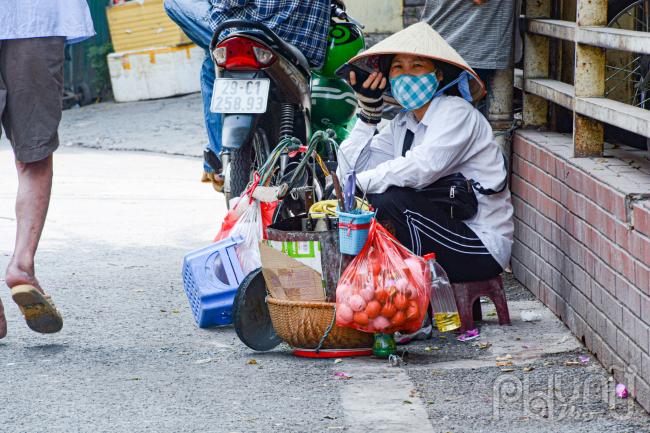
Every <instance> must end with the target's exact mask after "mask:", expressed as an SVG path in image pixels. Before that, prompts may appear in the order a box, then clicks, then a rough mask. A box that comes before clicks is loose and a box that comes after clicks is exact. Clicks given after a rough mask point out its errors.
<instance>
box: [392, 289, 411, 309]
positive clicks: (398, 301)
mask: <svg viewBox="0 0 650 433" xmlns="http://www.w3.org/2000/svg"><path fill="white" fill-rule="evenodd" d="M393 303H394V304H395V307H397V309H398V310H405V309H406V308H407V307H408V306H409V301H408V299H406V295H405V294H403V293H397V294H396V295H395V297H394V298H393Z"/></svg>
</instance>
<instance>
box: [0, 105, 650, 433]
mask: <svg viewBox="0 0 650 433" xmlns="http://www.w3.org/2000/svg"><path fill="white" fill-rule="evenodd" d="M198 103H199V100H198V98H196V96H189V97H185V98H178V99H175V100H165V101H154V102H149V103H139V104H128V105H125V104H106V105H99V106H95V107H88V108H84V109H81V110H76V111H68V112H66V113H65V118H64V122H63V126H62V131H61V136H62V139H63V140H64V142H79V143H81V142H84V140H86V139H88V138H89V137H93V136H96V137H100V138H101V137H105V136H108V135H105V134H108V132H107V131H110V130H111V129H114V130H116V131H117V132H116V135H117V136H118V137H121V138H120V141H119V142H120V146H119V147H120V150H119V151H107V150H103V149H88V148H85V147H79V146H74V145H72V146H63V147H62V149H61V151H60V152H58V153H57V155H56V181H55V188H54V197H53V203H52V207H51V211H50V217H49V220H48V224H47V226H46V230H45V234H44V237H43V241H42V245H41V248H40V252H39V255H38V268H39V271H40V274H39V275H40V278H41V281H42V283H43V284H44V286H45V287H46V288H47V289H48V290H49V291H50V293H51V294H52V295H53V296H54V299H55V300H56V302H57V304H58V305H59V306H60V308H61V310H62V311H63V314H64V317H65V326H64V329H63V331H62V332H61V333H59V334H56V335H51V336H43V335H38V334H35V333H32V332H30V331H29V330H28V329H27V327H26V326H25V324H24V322H23V321H22V319H21V317H20V315H19V312H18V309H17V308H16V307H15V305H13V303H12V302H11V301H10V299H9V296H8V293H9V292H8V290H6V289H2V290H0V296H1V297H2V298H3V300H4V302H5V307H6V309H7V314H8V320H9V335H8V337H7V338H6V339H4V340H2V341H0V371H1V372H2V373H3V374H2V375H1V376H0V402H2V403H1V404H0V420H1V421H0V431H1V432H3V433H5V432H7V433H9V432H30V433H31V432H65V433H70V432H220V433H221V432H224V433H227V432H242V433H244V432H264V433H266V432H327V431H346V432H395V431H400V432H418V433H419V432H448V431H451V432H456V433H458V432H469V431H472V432H495V433H496V432H503V431H513V432H522V433H523V432H527V433H528V432H562V433H571V432H590V433H592V432H614V431H615V432H617V433H624V432H635V433H638V432H650V427H649V426H650V418H649V417H648V416H647V414H645V413H644V412H643V411H642V410H641V409H639V408H638V406H636V405H634V404H632V405H631V406H628V405H627V401H623V400H613V401H608V400H607V399H604V398H603V397H602V396H601V395H600V394H598V392H590V393H584V392H582V391H585V390H586V388H585V387H584V386H583V385H582V384H583V383H585V382H593V383H596V391H598V390H602V389H607V387H611V386H612V385H613V384H612V383H610V382H607V380H608V378H609V375H608V374H607V373H606V372H605V371H604V370H603V369H602V368H601V367H600V366H599V364H598V363H597V362H596V361H595V360H594V359H593V357H591V359H590V360H589V361H588V362H587V363H586V364H580V365H578V366H571V365H570V366H567V365H565V361H567V360H576V359H577V358H578V356H580V355H587V356H591V355H589V354H587V353H586V352H585V351H584V349H583V348H582V346H581V345H580V343H579V342H578V341H577V340H575V338H573V337H572V336H571V335H570V334H569V332H568V331H567V329H566V328H565V327H564V325H562V324H561V323H560V322H559V321H558V320H557V318H555V317H554V316H553V315H552V314H551V313H550V312H549V311H548V310H546V309H545V308H544V307H543V306H542V305H541V304H540V303H539V302H537V301H535V300H534V299H533V297H532V295H531V294H530V293H529V292H527V291H526V290H525V289H523V288H521V286H519V285H518V284H516V283H515V282H512V281H509V288H508V297H509V299H510V307H511V313H512V319H513V326H511V327H499V326H498V325H496V323H495V320H496V319H495V317H493V316H492V313H491V312H492V311H493V310H494V308H493V306H492V305H491V304H489V303H487V304H484V311H485V313H486V319H487V323H486V324H485V325H484V326H483V328H482V336H481V338H480V339H479V340H477V341H474V342H470V343H460V342H457V341H455V339H453V338H451V337H449V338H441V336H436V337H435V338H434V339H433V340H429V341H426V342H422V343H418V344H416V345H412V346H409V354H408V356H406V357H405V358H404V361H405V362H404V363H403V364H402V365H401V366H399V367H391V366H389V365H388V364H387V363H386V362H384V361H379V360H373V359H358V360H345V361H343V362H342V363H334V362H333V361H332V360H327V361H313V360H303V359H298V358H295V357H293V356H292V355H291V354H290V352H289V350H288V348H287V347H285V346H281V347H279V348H278V349H276V350H274V351H272V352H269V353H253V352H252V351H250V350H249V349H247V348H246V347H245V346H244V345H242V344H241V343H240V342H239V340H238V339H237V337H236V336H235V333H234V331H233V330H232V328H230V327H224V328H218V329H210V330H200V329H198V328H196V327H195V326H194V323H193V320H192V318H191V315H190V312H189V309H188V308H187V302H186V299H185V297H184V294H183V292H182V281H181V277H180V265H181V260H182V257H183V254H184V253H185V252H187V251H189V250H190V249H193V248H195V247H199V246H202V245H204V244H205V243H206V242H207V241H209V240H210V239H211V238H212V236H213V235H214V233H215V231H216V229H217V227H218V224H219V222H220V219H221V218H222V217H223V215H224V212H225V209H224V207H223V204H222V201H221V200H219V199H218V198H217V196H216V195H215V193H214V192H213V191H212V189H211V187H209V186H207V185H202V184H200V183H198V181H197V180H198V177H199V174H200V168H201V161H200V159H198V158H191V157H183V156H174V155H169V154H164V153H180V154H188V155H192V154H193V153H192V152H193V151H192V149H193V148H194V147H196V146H200V142H201V140H200V139H199V138H197V137H200V136H201V134H202V131H201V130H200V127H201V125H200V121H199V122H197V121H195V120H196V119H194V121H193V120H192V117H193V116H192V115H191V114H192V113H193V112H194V109H195V110H197V112H198V110H199V109H200V107H199V106H198ZM178 104H180V105H181V106H182V105H184V104H187V107H186V109H185V111H183V112H181V114H179V111H178ZM192 107H193V108H194V109H192ZM140 109H141V110H143V111H144V112H146V113H150V114H151V116H152V117H151V118H149V120H148V122H144V121H141V120H142V119H140V118H138V120H137V121H138V124H137V125H135V124H134V120H133V116H134V113H135V112H136V111H138V110H140ZM181 111H182V110H181ZM97 113H101V114H102V116H100V117H99V118H98V117H97V116H98V114H97ZM174 116H181V117H183V118H184V119H186V120H185V121H183V122H180V123H179V124H178V125H179V128H180V129H179V130H178V131H177V132H175V133H174V134H177V135H172V136H171V138H170V136H169V135H167V134H165V133H161V135H160V136H158V137H156V138H152V136H150V134H148V131H149V129H147V128H153V129H156V128H158V127H159V126H161V125H163V126H164V125H166V121H165V119H175V117H174ZM80 119H86V120H85V121H87V122H89V123H88V124H87V126H84V127H83V128H84V129H83V130H79V128H81V127H82V126H80V125H79V123H78V122H80V121H81V120H80ZM109 120H111V122H113V123H110V124H109V123H106V122H108V121H109ZM199 120H200V119H199ZM172 123H173V122H172ZM98 125H99V126H98ZM116 125H117V126H116ZM161 127H162V126H161ZM163 129H164V128H163ZM186 129H187V136H188V137H190V138H188V139H187V140H186V141H183V140H182V137H184V136H185V132H183V131H185V130H186ZM124 130H127V131H135V130H137V131H139V132H138V134H139V135H138V134H136V135H134V138H133V139H132V140H129V139H128V136H127V135H125V133H124ZM120 131H121V132H120ZM149 132H150V131H149ZM81 136H83V137H86V138H84V139H83V140H82V139H80V138H79V137H81ZM73 137H77V138H74V139H73ZM101 140H103V139H101ZM101 140H100V142H101ZM116 142H117V141H116ZM143 143H144V144H143ZM172 145H173V146H176V147H175V149H176V150H174V151H172V152H169V149H170V146H172ZM84 146H88V143H85V142H84ZM100 147H103V145H102V146H100ZM129 148H131V149H143V148H146V150H147V151H148V152H134V151H127V149H129ZM196 154H198V152H196ZM11 160H12V156H11V152H10V150H9V149H8V147H7V146H6V142H5V143H2V144H0V268H3V267H4V266H6V263H7V261H8V259H9V256H10V252H11V249H12V243H13V231H14V224H15V221H14V220H13V198H14V197H13V194H14V191H15V187H16V182H15V177H14V175H13V169H12V163H11ZM0 283H1V282H0ZM522 310H534V311H536V312H538V314H539V319H540V320H539V321H536V322H523V321H522V320H521V318H520V312H521V311H522ZM479 344H484V345H485V346H488V345H489V347H484V348H481V346H479ZM507 355H510V356H511V357H512V361H513V366H512V367H507V368H504V367H497V366H496V357H498V356H506V357H507ZM252 359H255V360H256V364H251V363H250V360H252ZM530 367H534V369H533V370H528V369H529V368H530ZM509 370H512V371H509ZM337 372H344V373H346V374H347V375H348V376H349V377H350V378H349V379H341V378H339V377H337V376H335V373H337ZM549 380H553V382H549ZM549 383H550V385H549ZM509 389H510V390H511V391H512V390H514V393H512V392H510V393H508V392H506V391H508V390H509ZM560 391H561V392H562V393H563V394H561V395H558V394H557V392H560ZM573 392H577V394H573ZM562 396H564V397H563V399H562V398H560V397H562ZM567 396H569V397H567ZM630 401H631V400H630ZM540 402H546V403H547V404H546V408H547V409H549V408H550V409H552V410H550V411H549V410H546V412H544V411H540V410H539V407H538V406H539V403H540ZM612 403H614V409H611V408H610V405H611V404H612Z"/></svg>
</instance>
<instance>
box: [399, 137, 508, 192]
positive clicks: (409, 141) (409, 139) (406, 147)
mask: <svg viewBox="0 0 650 433" xmlns="http://www.w3.org/2000/svg"><path fill="white" fill-rule="evenodd" d="M414 138H415V134H414V133H413V131H411V130H410V129H407V130H406V135H405V136H404V144H403V145H402V156H406V152H408V151H409V150H411V146H412V145H413V139H414ZM501 156H503V162H504V164H505V165H506V179H505V180H504V181H503V186H502V187H501V188H499V190H498V191H495V190H493V189H492V188H483V187H482V186H481V184H480V183H478V182H476V181H475V180H473V179H470V180H469V182H470V183H471V184H472V187H474V189H475V190H476V191H478V192H479V193H481V194H483V195H494V194H499V193H500V192H503V191H505V189H506V188H507V187H508V174H507V170H508V165H507V163H506V156H505V155H504V154H503V153H502V154H501Z"/></svg>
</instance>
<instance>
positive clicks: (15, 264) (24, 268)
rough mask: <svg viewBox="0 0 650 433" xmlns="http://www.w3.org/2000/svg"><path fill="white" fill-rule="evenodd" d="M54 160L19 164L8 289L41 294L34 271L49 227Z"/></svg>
mask: <svg viewBox="0 0 650 433" xmlns="http://www.w3.org/2000/svg"><path fill="white" fill-rule="evenodd" d="M52 162H53V158H52V156H51V155H50V156H49V157H47V158H45V159H43V160H41V161H37V162H31V163H23V162H20V161H16V169H17V170H18V194H17V197H16V245H15V248H14V254H13V256H12V258H11V261H10V262H9V266H8V267H7V274H6V276H5V281H6V283H7V286H9V287H14V286H17V285H20V284H30V285H32V286H34V287H36V288H37V289H38V290H40V291H41V292H42V291H43V289H42V288H41V286H40V284H39V282H38V280H37V279H36V275H35V272H34V256H35V255H36V249H37V248H38V242H39V240H40V238H41V233H42V232H43V227H44V226H45V217H46V216H47V209H48V207H49V204H50V194H51V191H52V175H53V166H52Z"/></svg>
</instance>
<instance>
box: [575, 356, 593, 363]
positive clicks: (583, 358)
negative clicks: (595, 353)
mask: <svg viewBox="0 0 650 433" xmlns="http://www.w3.org/2000/svg"><path fill="white" fill-rule="evenodd" d="M578 359H579V360H580V362H582V363H583V364H586V363H588V362H589V360H590V359H591V358H589V357H588V356H580V357H578Z"/></svg>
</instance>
